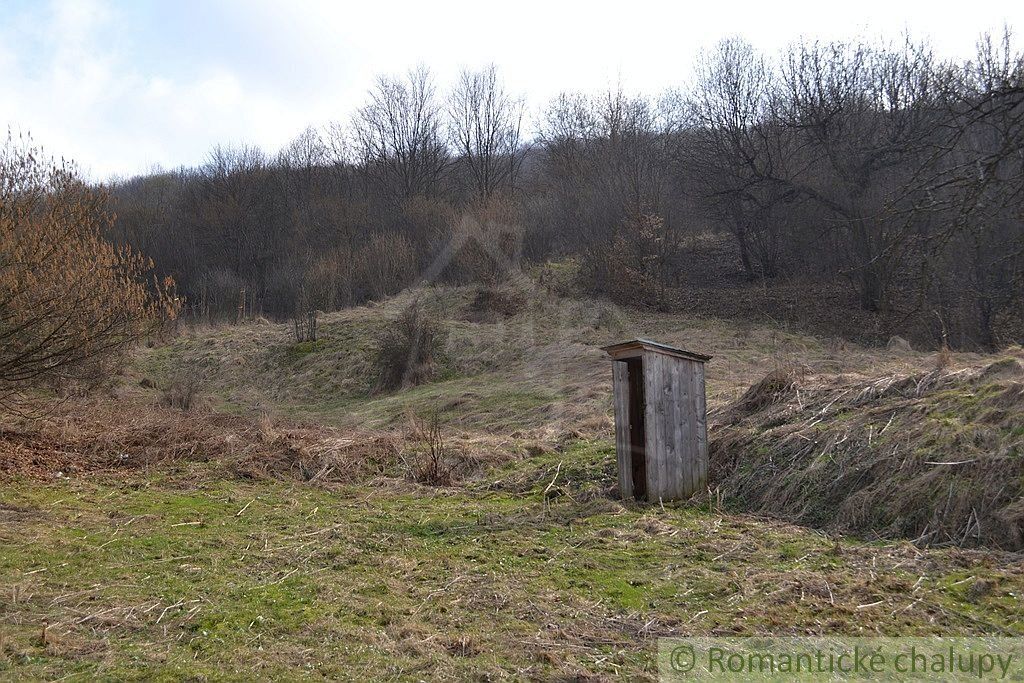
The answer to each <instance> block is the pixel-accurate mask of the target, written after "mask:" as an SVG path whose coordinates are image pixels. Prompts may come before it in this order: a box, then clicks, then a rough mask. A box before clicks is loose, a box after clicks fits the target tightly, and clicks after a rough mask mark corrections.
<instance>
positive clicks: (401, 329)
mask: <svg viewBox="0 0 1024 683" xmlns="http://www.w3.org/2000/svg"><path fill="white" fill-rule="evenodd" d="M445 339H446V333H445V330H444V327H443V326H442V325H441V324H440V323H439V322H437V321H436V320H434V319H432V318H431V317H430V316H429V315H428V314H427V313H425V312H424V311H423V309H422V308H421V307H420V305H419V303H413V304H412V305H411V306H409V308H407V309H405V311H404V312H403V313H402V314H401V315H400V316H399V317H398V320H396V321H395V323H394V324H393V325H391V326H390V327H388V328H387V329H386V330H385V331H384V333H383V334H382V335H381V336H380V338H379V339H378V342H377V351H376V355H375V357H374V361H373V365H374V368H375V369H376V371H377V386H378V388H379V389H381V390H392V389H399V388H402V387H410V386H415V385H417V384H422V383H424V382H428V381H430V380H431V379H433V378H434V377H435V375H436V373H437V369H438V365H439V362H440V359H441V355H442V348H443V346H444V342H445Z"/></svg>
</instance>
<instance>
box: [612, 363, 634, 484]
mask: <svg viewBox="0 0 1024 683" xmlns="http://www.w3.org/2000/svg"><path fill="white" fill-rule="evenodd" d="M612 392H613V401H614V404H615V458H616V460H617V461H618V463H619V492H620V493H621V494H622V497H623V498H632V497H633V470H632V466H633V464H632V459H631V458H632V453H631V444H630V440H629V368H628V366H627V365H626V363H625V362H623V361H612Z"/></svg>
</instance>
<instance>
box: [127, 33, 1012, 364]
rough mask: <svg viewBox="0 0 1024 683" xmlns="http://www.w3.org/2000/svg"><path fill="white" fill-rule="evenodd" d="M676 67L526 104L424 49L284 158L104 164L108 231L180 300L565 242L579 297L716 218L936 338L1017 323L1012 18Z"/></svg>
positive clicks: (999, 339)
mask: <svg viewBox="0 0 1024 683" xmlns="http://www.w3.org/2000/svg"><path fill="white" fill-rule="evenodd" d="M680 81H681V82H685V83H686V85H685V86H681V87H680V88H679V89H676V90H673V91H670V92H666V93H661V94H659V95H657V96H641V95H633V94H628V93H627V91H625V90H622V89H619V90H613V91H610V92H607V93H604V94H601V95H598V96H594V95H590V94H582V93H572V92H567V93H565V94H563V95H561V96H559V97H557V98H556V99H555V100H554V101H552V102H551V103H549V105H548V106H546V107H545V108H544V109H543V110H542V111H539V112H528V111H527V110H526V108H525V106H524V101H523V99H522V98H521V97H519V95H518V94H516V93H511V92H509V91H508V90H507V89H506V88H505V86H504V85H503V82H502V79H501V77H500V73H499V72H498V70H497V69H496V68H495V67H493V66H492V67H486V68H484V69H481V70H478V71H473V70H468V71H465V72H463V73H462V74H461V76H460V77H459V78H458V79H457V80H456V82H454V83H452V84H449V85H447V86H446V87H442V86H441V85H440V84H438V83H436V82H435V79H434V78H433V77H432V75H431V73H430V71H429V70H428V69H427V68H425V67H419V68H416V69H413V70H411V71H410V72H409V73H407V74H405V75H402V76H398V77H393V76H387V77H381V78H380V79H379V80H378V81H377V82H376V84H375V85H374V86H373V87H372V88H371V90H370V91H369V92H368V94H367V99H366V102H365V104H364V105H363V106H362V107H361V108H359V109H358V110H357V111H356V112H355V113H354V114H353V115H352V116H351V117H350V118H347V119H344V120H342V121H340V122H339V123H335V124H333V125H331V126H328V127H326V128H324V129H312V128H310V129H308V130H306V131H304V132H303V133H302V134H301V135H299V136H298V137H297V138H296V139H295V140H294V141H293V142H292V143H291V144H289V145H288V146H287V147H286V148H285V149H283V150H281V151H280V152H279V153H277V154H268V153H266V152H264V151H262V150H260V149H256V148H253V147H218V148H216V149H214V150H213V151H212V152H211V153H210V155H209V158H208V159H207V160H206V162H205V163H203V164H202V165H201V166H198V167H196V168H190V169H181V170H178V171H175V172H167V173H157V174H152V175H148V176H143V177H137V178H134V179H131V180H127V181H120V182H117V183H115V184H114V186H113V187H112V188H111V192H112V195H113V197H114V199H115V201H116V212H117V220H116V224H115V227H114V235H115V237H116V238H118V239H120V240H123V241H126V242H127V243H130V244H131V245H132V247H134V248H135V249H138V250H140V251H141V252H142V253H145V254H147V255H148V256H150V257H152V258H153V259H154V261H155V263H156V266H157V269H158V271H159V272H160V273H161V274H163V275H169V276H172V277H173V278H174V279H175V281H176V282H177V286H178V293H179V294H180V295H182V296H183V297H184V300H185V305H186V310H188V311H189V312H191V314H192V315H193V316H197V317H200V318H216V317H221V318H223V317H231V316H236V315H238V314H239V312H240V311H241V312H242V313H244V314H247V315H254V314H262V315H266V316H271V317H279V318H283V317H288V316H292V315H295V314H297V313H301V312H303V311H306V310H309V309H313V308H316V309H321V310H330V309H334V308H338V307H343V306H347V305H352V304H356V303H359V302H363V301H366V300H369V299H374V298H379V297H382V296H385V295H388V294H391V293H394V292H397V291H399V290H400V289H402V288H404V287H406V286H408V285H409V284H411V283H414V282H416V281H417V280H420V279H426V280H430V281H442V282H453V283H454V282H458V283H462V282H471V281H480V282H492V281H494V280H495V279H500V278H501V277H502V276H503V275H504V274H506V273H507V272H508V269H509V267H510V266H515V265H520V264H523V263H531V262H542V261H545V260H548V259H562V258H567V257H575V258H576V260H577V262H578V264H579V278H580V284H581V286H583V287H585V288H586V289H587V290H589V291H591V292H594V293H597V294H602V295H608V296H610V297H612V298H613V299H619V300H624V301H630V302H637V301H641V302H645V303H648V304H650V305H656V306H657V305H662V306H666V305H670V302H671V298H672V293H673V291H674V290H675V288H677V287H679V282H680V274H681V273H682V272H685V269H686V268H687V266H688V263H690V262H691V260H692V259H694V258H700V255H699V253H695V252H694V250H693V248H692V246H689V247H688V246H687V245H692V244H693V241H692V239H691V238H692V237H693V236H694V235H697V234H702V233H707V232H708V231H713V232H716V233H719V234H721V235H728V236H729V238H730V239H731V240H733V242H734V244H735V254H736V263H735V269H736V271H737V272H738V273H740V272H741V273H742V274H743V276H744V277H746V278H747V279H749V280H751V281H758V282H759V283H760V284H767V285H769V286H770V285H771V283H772V282H778V281H793V280H794V279H798V280H806V281H807V282H809V283H813V282H832V283H835V282H842V283H845V285H847V286H848V287H850V288H851V291H852V292H855V293H856V301H857V302H858V303H859V307H860V308H862V309H864V310H866V311H871V312H876V313H878V314H880V315H882V314H895V313H898V314H899V315H901V316H905V318H906V319H908V320H910V319H914V320H917V321H918V323H919V325H921V326H923V328H924V329H926V330H928V332H929V334H930V335H931V337H932V338H933V340H934V341H936V343H938V342H939V341H947V342H948V343H949V344H950V345H952V346H974V347H994V346H998V345H1001V344H1005V343H1010V342H1013V341H1017V342H1020V341H1022V340H1021V336H1020V335H1021V324H1020V321H1021V320H1022V319H1024V312H1022V301H1024V55H1022V53H1021V52H1020V51H1018V50H1017V49H1016V48H1015V47H1014V45H1013V43H1012V40H1011V38H1010V34H1009V31H1007V32H1006V33H1005V35H1002V36H995V37H993V36H985V37H982V38H981V39H980V41H979V43H978V50H977V54H976V55H974V56H973V57H972V58H971V59H969V60H966V61H962V62H951V61H948V60H942V59H939V58H938V57H937V56H936V55H935V53H934V52H933V51H932V49H931V48H930V47H929V46H928V45H927V44H923V43H918V42H914V41H913V40H910V39H907V40H904V41H900V42H896V43H886V44H883V43H878V42H870V41H861V40H855V41H850V42H842V43H831V42H813V41H804V42H799V43H796V44H794V45H793V46H792V47H790V48H789V49H788V50H786V51H784V52H783V53H782V54H780V55H777V56H768V55H765V54H762V53H760V52H758V51H757V50H756V49H754V48H753V47H752V46H751V45H749V44H748V43H746V42H744V41H743V40H742V39H739V38H731V39H727V40H724V41H722V42H720V43H719V44H718V45H716V46H715V47H714V48H712V49H710V50H707V51H705V52H704V53H703V54H702V55H701V57H700V59H699V60H698V63H697V64H696V66H695V69H694V73H692V74H688V75H687V74H681V78H680ZM808 296H809V297H810V296H813V289H809V290H808ZM836 315H841V312H836Z"/></svg>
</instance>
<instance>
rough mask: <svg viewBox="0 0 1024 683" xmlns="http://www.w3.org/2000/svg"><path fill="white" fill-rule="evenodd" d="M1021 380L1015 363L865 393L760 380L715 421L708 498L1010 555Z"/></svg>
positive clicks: (1017, 519) (911, 379) (835, 383)
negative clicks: (715, 490) (712, 493)
mask: <svg viewBox="0 0 1024 683" xmlns="http://www.w3.org/2000/svg"><path fill="white" fill-rule="evenodd" d="M1022 380H1024V365H1022V361H1021V359H1019V358H1017V357H1014V356H1008V357H1006V358H1003V359H1000V360H996V361H994V362H989V363H984V364H981V363H974V364H968V365H966V366H961V367H959V368H958V369H954V368H952V367H950V366H949V365H945V366H944V367H942V368H935V369H933V370H930V371H927V372H916V373H901V374H893V375H889V376H884V377H881V378H876V379H874V380H869V381H864V380H860V381H843V380H841V379H832V380H831V381H825V382H823V381H821V380H820V379H819V380H818V381H815V382H793V383H789V382H788V380H787V381H786V382H783V381H781V379H780V378H779V377H777V376H776V375H774V374H772V375H769V377H767V378H766V379H765V380H762V382H760V383H758V384H756V385H755V386H754V387H752V388H751V391H750V392H748V393H749V394H751V395H752V396H753V398H748V399H747V400H746V401H745V402H744V401H742V400H741V401H740V402H739V403H737V405H736V406H735V407H734V408H732V409H729V410H726V411H723V412H721V413H720V414H719V415H718V416H717V422H718V423H717V424H716V425H714V426H713V428H712V432H711V476H712V485H713V486H717V487H719V490H720V492H721V493H722V494H724V495H725V497H726V499H727V500H731V501H732V502H733V503H734V504H736V505H737V506H738V507H740V508H742V509H745V510H751V511H756V512H763V513H769V514H773V515H777V516H780V517H784V518H786V519H790V520H794V521H798V522H801V523H805V524H811V525H813V526H818V527H825V528H837V529H841V530H846V531H853V532H857V533H862V534H869V535H882V536H890V537H892V536H902V537H907V538H911V539H916V540H917V541H918V542H920V543H924V544H954V545H990V546H997V547H1003V548H1011V549H1019V548H1021V547H1024V505H1021V503H1020V501H1021V500H1024V488H1022V486H1024V484H1022V482H1024V457H1021V456H1022V455H1024V381H1022ZM783 386H785V388H786V391H785V392H781V391H777V390H778V389H780V388H781V387H783ZM763 397H767V398H765V399H764V400H760V399H761V398H763ZM755 398H756V399H758V400H754V399H755ZM768 399H771V400H768ZM751 406H756V407H754V408H753V409H751Z"/></svg>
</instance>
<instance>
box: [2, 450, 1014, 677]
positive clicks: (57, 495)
mask: <svg viewBox="0 0 1024 683" xmlns="http://www.w3.org/2000/svg"><path fill="white" fill-rule="evenodd" d="M613 459H614V456H613V454H612V452H611V451H610V449H609V447H608V446H607V444H604V443H591V442H579V443H576V444H573V445H572V446H571V447H568V448H566V449H565V450H563V451H561V452H553V453H549V454H543V455H538V456H537V457H535V458H531V459H529V460H528V461H526V462H524V463H520V464H519V465H518V466H516V467H513V468H508V469H504V470H497V471H495V472H493V473H491V475H490V476H488V477H486V478H485V479H482V480H480V481H478V482H475V483H473V484H471V485H465V486H462V487H458V488H450V489H449V488H427V487H420V486H416V485H413V484H410V483H407V482H401V481H390V482H378V483H376V484H375V485H372V486H371V485H366V486H342V487H322V486H310V485H307V484H302V483H297V482H287V481H259V482H245V481H238V480H225V479H223V478H221V477H218V476H215V475H213V474H211V473H210V472H208V471H206V470H205V469H204V466H201V465H197V466H193V467H190V468H186V469H181V470H178V471H172V472H164V473H161V474H150V475H139V476H131V477H128V478H124V479H112V478H103V477H99V478H95V479H93V478H89V479H81V480H72V481H62V482H60V483H56V484H46V485H41V484H38V483H30V482H20V483H14V484H11V485H8V486H5V487H4V488H3V489H2V492H0V519H2V520H3V522H4V523H3V524H2V525H0V589H2V590H3V600H2V601H0V623H2V633H3V637H4V645H3V652H4V656H3V657H0V676H2V677H4V678H13V679H36V678H59V677H71V678H72V679H74V678H76V677H77V678H79V679H82V680H85V679H92V678H96V677H99V678H107V679H126V678H128V679H130V678H147V679H165V680H178V679H181V678H188V677H204V676H205V677H209V678H210V679H222V678H223V679H236V680H245V679H250V678H252V677H273V676H287V677H299V676H307V677H311V678H313V677H315V678H319V677H322V676H326V677H330V678H345V679H349V680H352V679H363V680H366V679H376V678H387V679H400V680H421V679H424V678H438V677H443V678H449V679H460V680H464V679H487V678H501V677H522V676H527V677H535V678H555V677H571V676H577V675H583V676H591V675H592V676H598V677H609V678H636V677H640V678H645V677H646V678H653V677H655V675H656V672H655V669H654V663H653V652H654V649H653V648H654V647H655V643H656V638H657V637H658V636H661V635H681V634H709V633H710V634H722V635H739V634H758V633H774V634H822V633H832V634H834V633H844V634H851V635H865V634H887V635H896V634H918V635H922V634H936V633H943V634H952V633H958V634H968V633H970V634H978V633H985V634H1017V635H1020V634H1021V633H1022V632H1024V626H1022V624H1021V618H1022V616H1024V613H1022V612H1024V610H1022V607H1021V603H1020V601H1019V599H1018V597H1017V596H1018V595H1020V592H1021V591H1022V590H1024V572H1022V568H1021V566H1020V563H1019V561H1017V560H1016V558H1014V557H1013V556H1001V555H1000V554H996V553H991V552H978V551H974V552H971V551H961V550H928V551H922V550H919V549H917V548H915V547H913V546H912V545H910V544H908V543H865V542H862V541H854V540H849V539H838V538H830V537H828V536H826V535H824V534H821V533H819V532H815V531H813V530H809V529H805V528H799V527H794V526H787V525H784V524H780V523H777V522H771V521H767V520H764V519H756V518H750V517H744V516H739V515H728V514H721V513H718V512H716V511H714V510H711V509H707V508H694V507H686V506H678V507H677V506H666V507H664V508H661V507H637V506H635V505H631V504H627V505H623V504H620V503H619V502H617V501H614V500H612V499H610V498H607V497H605V496H602V495H600V489H601V488H602V487H603V486H604V485H606V484H607V483H608V479H609V478H610V477H611V476H612V467H613ZM556 473H557V475H558V476H557V477H556V476H555V475H556ZM552 480H554V481H555V482H556V486H555V487H553V489H552V490H555V491H557V495H555V496H551V494H550V491H549V492H548V494H545V490H547V489H548V485H549V483H550V482H551V481H552Z"/></svg>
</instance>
